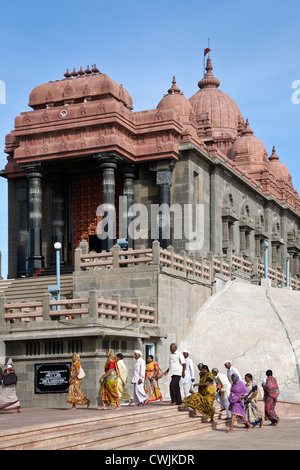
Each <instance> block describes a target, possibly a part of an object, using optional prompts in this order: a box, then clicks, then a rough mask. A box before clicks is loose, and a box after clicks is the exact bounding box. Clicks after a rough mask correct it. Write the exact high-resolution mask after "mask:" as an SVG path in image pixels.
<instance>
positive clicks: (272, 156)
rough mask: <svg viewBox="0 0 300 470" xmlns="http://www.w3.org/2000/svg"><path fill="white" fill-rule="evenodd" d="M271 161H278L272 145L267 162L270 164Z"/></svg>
mask: <svg viewBox="0 0 300 470" xmlns="http://www.w3.org/2000/svg"><path fill="white" fill-rule="evenodd" d="M272 160H279V157H278V155H276V150H275V145H273V148H272V154H271V155H270V156H269V161H270V162H271V161H272Z"/></svg>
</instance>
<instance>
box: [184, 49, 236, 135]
mask: <svg viewBox="0 0 300 470" xmlns="http://www.w3.org/2000/svg"><path fill="white" fill-rule="evenodd" d="M212 69H213V67H212V64H211V59H210V57H208V59H207V64H206V74H205V76H204V78H203V79H202V80H200V81H199V83H198V86H199V88H200V90H199V91H198V92H197V93H195V95H193V96H192V97H191V98H190V99H189V101H190V103H191V105H192V108H193V110H194V113H195V115H196V117H197V116H198V117H200V116H203V115H207V116H208V118H209V122H210V125H211V127H212V134H213V136H215V137H219V136H222V135H223V136H224V137H232V138H236V137H237V136H238V127H239V125H240V123H241V122H244V120H243V117H242V115H241V112H240V110H239V108H238V106H237V104H236V103H235V101H234V100H233V99H232V98H230V96H228V95H226V94H225V93H223V91H221V90H220V89H219V86H220V81H219V80H218V79H217V78H215V76H214V75H213V73H212Z"/></svg>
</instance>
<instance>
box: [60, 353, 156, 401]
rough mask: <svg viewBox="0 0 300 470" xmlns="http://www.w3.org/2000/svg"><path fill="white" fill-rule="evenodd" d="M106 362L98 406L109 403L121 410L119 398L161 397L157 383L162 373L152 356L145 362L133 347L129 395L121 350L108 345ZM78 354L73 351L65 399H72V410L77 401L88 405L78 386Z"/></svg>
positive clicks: (134, 399) (122, 399)
mask: <svg viewBox="0 0 300 470" xmlns="http://www.w3.org/2000/svg"><path fill="white" fill-rule="evenodd" d="M106 357H107V359H106V363H105V367H104V374H103V375H102V377H101V378H100V380H99V382H100V396H101V401H102V406H101V407H100V408H99V409H100V410H106V409H107V407H108V406H112V409H114V410H120V409H121V406H120V403H121V402H129V405H132V404H135V405H137V406H144V405H145V404H146V403H148V402H154V401H158V400H159V401H162V399H163V398H162V394H161V391H160V389H159V386H158V379H159V378H161V377H162V371H161V370H160V368H159V366H158V364H157V362H155V361H154V360H153V356H151V355H149V356H148V357H147V364H146V363H145V361H144V359H143V358H142V352H141V351H140V350H136V351H135V352H134V357H135V365H134V370H133V376H132V379H131V383H132V384H133V386H134V396H131V395H130V394H129V392H128V390H127V382H128V370H127V367H126V365H125V363H124V356H123V354H122V353H119V354H115V351H114V350H113V349H111V348H109V349H107V351H106ZM81 369H82V368H81V364H80V357H79V355H78V354H74V355H73V358H72V364H71V368H70V379H69V382H70V387H69V393H68V398H67V403H71V404H72V407H71V408H70V409H71V410H74V409H76V405H87V406H89V404H90V400H89V399H88V398H87V397H86V396H85V395H84V393H83V392H82V390H81V384H82V378H81V376H80V371H81Z"/></svg>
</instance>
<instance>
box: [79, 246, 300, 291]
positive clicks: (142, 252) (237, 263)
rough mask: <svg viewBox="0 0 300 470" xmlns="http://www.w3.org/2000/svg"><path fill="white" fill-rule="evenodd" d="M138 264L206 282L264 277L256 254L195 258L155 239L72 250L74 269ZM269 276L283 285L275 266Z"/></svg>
mask: <svg viewBox="0 0 300 470" xmlns="http://www.w3.org/2000/svg"><path fill="white" fill-rule="evenodd" d="M138 265H159V266H161V267H168V268H170V269H172V270H173V271H175V272H176V273H177V274H180V275H182V276H183V277H191V276H193V277H194V278H198V279H201V280H202V282H208V283H211V282H212V281H213V280H214V278H215V275H216V274H219V275H222V276H225V277H227V278H231V277H233V276H237V275H238V276H242V277H244V278H245V279H248V280H251V281H252V282H256V281H257V282H258V280H259V279H260V278H262V277H264V265H263V264H262V263H260V262H259V259H258V258H257V257H254V258H253V260H250V259H247V258H244V257H243V256H237V255H236V254H235V253H233V251H232V250H227V254H226V255H221V256H218V255H216V254H214V253H208V254H207V255H206V256H202V257H200V258H199V259H197V260H196V259H195V256H194V255H193V254H191V253H190V254H187V253H186V252H185V251H184V250H182V251H181V252H180V253H175V252H174V249H173V247H172V246H169V247H168V248H167V249H162V248H161V247H160V244H159V242H158V241H157V240H156V241H154V242H153V243H152V248H145V249H139V250H131V249H130V250H126V251H123V250H121V249H120V247H119V245H114V246H113V247H112V249H111V251H110V252H104V253H83V250H82V249H81V248H80V247H79V248H77V249H76V250H75V272H76V271H77V272H78V271H93V270H98V269H106V268H120V267H130V266H138ZM268 278H269V279H270V280H271V283H272V285H273V286H275V287H277V286H281V287H283V286H285V285H286V283H287V277H286V275H285V273H284V272H283V271H281V270H278V269H273V268H270V267H269V268H268ZM289 286H290V287H292V288H293V289H297V290H300V281H299V280H298V279H296V278H294V277H292V276H290V277H289Z"/></svg>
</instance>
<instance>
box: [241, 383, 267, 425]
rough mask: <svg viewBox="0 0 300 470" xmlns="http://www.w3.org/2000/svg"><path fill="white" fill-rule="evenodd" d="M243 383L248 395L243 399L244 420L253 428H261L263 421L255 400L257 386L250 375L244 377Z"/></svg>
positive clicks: (256, 397)
mask: <svg viewBox="0 0 300 470" xmlns="http://www.w3.org/2000/svg"><path fill="white" fill-rule="evenodd" d="M245 381H246V383H245V385H246V388H247V390H248V395H247V396H246V397H245V414H246V418H247V420H248V421H249V423H251V424H252V426H253V427H255V426H258V425H259V427H260V428H261V427H262V425H263V419H262V416H261V414H260V411H259V409H258V407H257V399H258V396H259V390H258V387H257V384H256V383H255V382H254V380H253V377H252V375H251V374H246V375H245Z"/></svg>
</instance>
